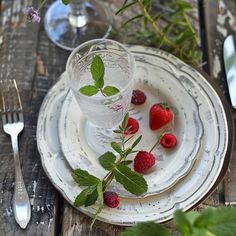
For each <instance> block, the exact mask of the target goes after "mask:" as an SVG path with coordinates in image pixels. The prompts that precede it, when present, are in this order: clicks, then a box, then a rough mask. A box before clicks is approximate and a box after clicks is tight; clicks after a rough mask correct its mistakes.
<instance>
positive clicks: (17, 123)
mask: <svg viewBox="0 0 236 236" xmlns="http://www.w3.org/2000/svg"><path fill="white" fill-rule="evenodd" d="M0 93H1V100H2V107H1V109H0V113H1V115H2V124H3V130H4V132H5V133H7V134H9V135H10V136H11V143H12V149H13V155H14V166H15V188H14V196H13V212H14V216H15V219H16V222H17V223H18V224H19V225H20V227H21V228H23V229H25V228H26V226H27V224H28V223H29V220H30V217H31V208H30V201H29V196H28V193H27V191H26V188H25V184H24V181H23V177H22V172H21V166H20V159H19V151H18V134H19V133H20V132H21V131H22V130H23V128H24V120H23V110H22V105H21V100H20V95H19V91H18V88H17V84H16V81H15V80H1V81H0Z"/></svg>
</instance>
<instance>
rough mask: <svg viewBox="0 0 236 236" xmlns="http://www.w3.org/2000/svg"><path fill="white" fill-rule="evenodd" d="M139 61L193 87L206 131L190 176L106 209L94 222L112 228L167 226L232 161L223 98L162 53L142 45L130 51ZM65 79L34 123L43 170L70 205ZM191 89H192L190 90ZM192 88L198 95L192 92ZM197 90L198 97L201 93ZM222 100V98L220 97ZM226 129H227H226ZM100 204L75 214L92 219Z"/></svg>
mask: <svg viewBox="0 0 236 236" xmlns="http://www.w3.org/2000/svg"><path fill="white" fill-rule="evenodd" d="M130 49H131V50H132V52H133V53H134V55H135V58H136V61H137V62H140V63H147V66H148V65H149V64H150V63H151V64H152V63H158V62H160V61H161V62H163V61H165V62H166V66H167V67H170V70H174V71H175V73H176V76H177V78H178V79H181V80H183V82H184V81H185V84H186V86H187V87H189V88H192V89H191V92H192V96H194V94H198V96H197V98H196V101H197V104H198V106H199V114H200V117H201V120H202V124H203V127H204V133H203V137H202V144H201V155H199V158H197V160H196V161H195V162H194V165H193V167H192V169H191V170H190V172H189V173H188V175H187V176H186V177H184V178H182V179H181V180H180V181H178V182H177V183H176V184H175V185H174V186H173V187H172V188H170V189H169V190H167V191H165V192H163V193H160V194H156V195H153V196H150V197H146V198H133V199H130V198H121V203H120V206H119V207H117V208H116V209H111V208H108V207H104V209H103V210H102V212H101V213H100V214H99V216H98V219H99V220H101V221H104V222H108V223H111V224H116V225H133V224H135V223H138V222H145V221H151V220H154V221H157V222H165V221H167V220H170V219H172V218H173V214H174V212H175V210H176V209H182V210H184V211H186V210H189V209H191V208H193V207H195V206H196V205H197V204H199V203H200V202H201V201H202V200H203V199H204V198H206V196H208V195H209V193H211V192H212V191H213V190H214V187H216V186H217V184H218V183H219V182H220V181H221V180H222V178H223V176H224V174H225V172H226V170H227V167H228V164H229V160H230V156H231V153H232V143H233V129H232V128H233V122H232V117H231V114H230V111H229V108H228V106H227V104H226V102H225V99H224V97H222V95H220V94H218V93H217V92H216V90H215V89H217V88H215V89H214V88H213V86H212V85H211V84H210V83H209V82H207V80H206V79H205V78H204V77H203V76H202V75H201V74H200V73H198V72H197V71H196V70H195V69H193V68H191V67H190V66H188V65H186V64H184V63H183V62H181V61H180V60H178V59H177V58H176V57H174V56H172V55H171V54H168V53H166V52H163V51H160V50H157V49H152V48H147V47H142V46H132V47H130ZM65 77H66V75H65V74H63V75H62V78H61V79H60V80H59V82H58V83H57V84H56V85H55V86H54V87H53V88H52V89H51V90H50V92H49V93H48V95H47V96H46V97H45V99H44V102H43V104H42V106H41V109H40V112H39V117H38V124H37V145H38V150H39V153H40V156H41V161H42V166H43V168H44V170H45V172H46V174H47V176H48V178H49V179H50V180H51V182H52V183H53V185H54V186H55V187H56V188H57V189H58V190H59V192H60V193H61V194H62V195H63V196H64V198H65V199H66V200H67V201H68V202H69V203H70V204H71V205H73V202H74V200H75V198H76V196H77V195H78V194H79V193H80V192H81V190H82V189H81V188H80V187H79V186H78V185H77V184H76V183H75V182H74V180H73V178H72V177H71V173H72V170H71V168H70V166H69V165H68V163H67V161H66V160H65V158H64V156H63V154H62V151H61V147H60V142H59V138H58V120H59V114H60V111H61V107H62V104H63V101H64V99H65V96H66V94H67V89H66V84H65V83H66V78H65ZM193 87H194V88H195V89H194V90H193ZM195 90H196V91H195ZM199 91H200V94H199ZM220 96H221V98H220ZM228 126H229V127H230V128H228ZM97 207H98V204H97V203H95V204H94V205H93V206H90V207H80V208H78V210H79V211H81V212H83V213H85V214H87V215H89V216H92V215H94V213H95V212H96V209H97Z"/></svg>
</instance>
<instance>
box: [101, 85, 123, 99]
mask: <svg viewBox="0 0 236 236" xmlns="http://www.w3.org/2000/svg"><path fill="white" fill-rule="evenodd" d="M119 92H120V90H119V89H118V88H116V87H113V86H106V87H105V88H104V89H103V93H105V94H106V95H107V96H108V97H109V96H113V95H115V94H117V93H119Z"/></svg>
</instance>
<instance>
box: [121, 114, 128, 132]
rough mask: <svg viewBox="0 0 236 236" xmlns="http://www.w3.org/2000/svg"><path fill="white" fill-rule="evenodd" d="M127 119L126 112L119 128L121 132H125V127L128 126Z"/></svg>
mask: <svg viewBox="0 0 236 236" xmlns="http://www.w3.org/2000/svg"><path fill="white" fill-rule="evenodd" d="M128 119H129V113H128V112H127V113H126V114H125V117H124V119H123V121H122V123H121V128H122V129H123V130H125V129H126V127H127V125H128Z"/></svg>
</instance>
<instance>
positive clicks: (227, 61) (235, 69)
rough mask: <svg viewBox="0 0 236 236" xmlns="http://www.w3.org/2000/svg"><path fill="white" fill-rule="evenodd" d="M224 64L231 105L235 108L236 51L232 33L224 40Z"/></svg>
mask: <svg viewBox="0 0 236 236" xmlns="http://www.w3.org/2000/svg"><path fill="white" fill-rule="evenodd" d="M223 54H224V65H225V73H226V78H227V83H228V89H229V95H230V100H231V103H232V106H233V107H234V108H235V109H236V51H235V43H234V38H233V36H232V35H229V36H227V37H226V39H225V41H224V48H223Z"/></svg>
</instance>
